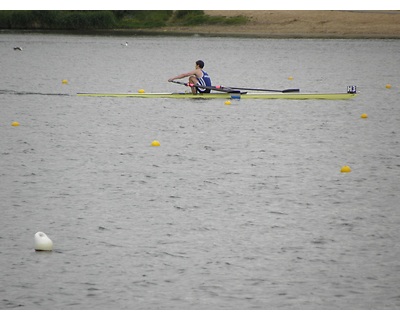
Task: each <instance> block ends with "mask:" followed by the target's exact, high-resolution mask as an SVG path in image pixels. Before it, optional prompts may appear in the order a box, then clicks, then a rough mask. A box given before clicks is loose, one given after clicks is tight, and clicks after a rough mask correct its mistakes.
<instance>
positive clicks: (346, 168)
mask: <svg viewBox="0 0 400 320" xmlns="http://www.w3.org/2000/svg"><path fill="white" fill-rule="evenodd" d="M340 172H345V173H346V172H351V168H350V167H349V166H343V167H342V169H341V170H340Z"/></svg>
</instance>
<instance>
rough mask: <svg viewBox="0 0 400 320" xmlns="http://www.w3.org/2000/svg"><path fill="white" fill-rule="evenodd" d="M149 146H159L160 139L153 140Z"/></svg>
mask: <svg viewBox="0 0 400 320" xmlns="http://www.w3.org/2000/svg"><path fill="white" fill-rule="evenodd" d="M151 146H152V147H159V146H160V141H157V140H154V141H153V142H152V143H151Z"/></svg>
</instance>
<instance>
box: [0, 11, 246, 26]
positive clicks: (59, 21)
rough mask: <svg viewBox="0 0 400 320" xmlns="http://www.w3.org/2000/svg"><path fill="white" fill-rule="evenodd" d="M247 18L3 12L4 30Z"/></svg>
mask: <svg viewBox="0 0 400 320" xmlns="http://www.w3.org/2000/svg"><path fill="white" fill-rule="evenodd" d="M247 22H248V18H246V17H244V16H233V17H225V16H209V15H206V14H205V13H204V11H201V10H177V11H172V10H137V11H132V10H116V11H67V10H65V11H60V10H58V11H57V10H17V11H0V29H32V30H35V29H41V30H94V29H152V28H162V27H168V26H171V27H174V26H199V25H241V24H246V23H247Z"/></svg>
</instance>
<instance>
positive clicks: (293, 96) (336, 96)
mask: <svg viewBox="0 0 400 320" xmlns="http://www.w3.org/2000/svg"><path fill="white" fill-rule="evenodd" d="M77 95H78V96H80V97H110V98H165V99H288V100H310V99H313V100H314V99H319V100H347V99H351V98H353V97H355V96H356V94H355V93H246V94H244V93H242V94H239V93H209V94H196V95H194V94H191V93H78V94H77Z"/></svg>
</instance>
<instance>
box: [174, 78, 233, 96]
mask: <svg viewBox="0 0 400 320" xmlns="http://www.w3.org/2000/svg"><path fill="white" fill-rule="evenodd" d="M170 82H173V83H177V84H182V85H184V86H186V87H196V88H202V89H209V90H215V91H222V92H226V93H241V92H240V91H239V90H237V88H228V87H222V86H202V85H198V84H192V83H186V82H181V81H175V80H172V81H170Z"/></svg>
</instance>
